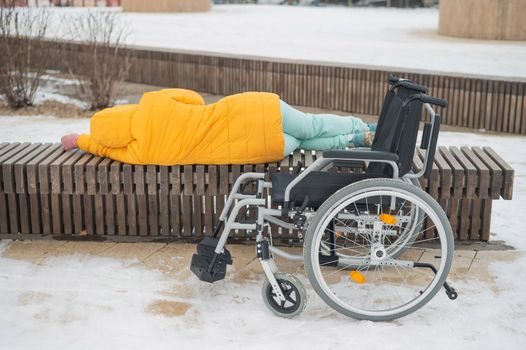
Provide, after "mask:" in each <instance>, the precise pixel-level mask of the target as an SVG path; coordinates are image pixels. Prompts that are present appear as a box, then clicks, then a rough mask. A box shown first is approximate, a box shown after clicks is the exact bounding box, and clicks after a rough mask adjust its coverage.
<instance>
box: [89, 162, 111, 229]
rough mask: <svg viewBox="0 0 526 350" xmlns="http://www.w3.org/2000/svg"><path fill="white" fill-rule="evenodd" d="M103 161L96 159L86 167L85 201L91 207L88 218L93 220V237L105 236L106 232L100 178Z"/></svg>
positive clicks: (91, 224) (91, 225)
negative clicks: (100, 165)
mask: <svg viewBox="0 0 526 350" xmlns="http://www.w3.org/2000/svg"><path fill="white" fill-rule="evenodd" d="M102 161H103V158H100V157H94V158H92V159H91V160H90V161H89V162H88V163H87V164H86V167H85V179H86V193H85V195H84V199H85V202H87V203H88V206H89V207H88V210H87V212H88V213H87V215H86V216H88V217H89V218H92V220H91V221H92V222H91V223H90V224H89V227H90V230H91V233H92V234H93V235H104V234H105V231H106V230H105V225H104V199H103V196H102V194H101V193H100V183H99V181H100V176H98V171H99V164H100V163H101V162H102ZM90 211H91V213H90ZM90 214H91V215H90Z"/></svg>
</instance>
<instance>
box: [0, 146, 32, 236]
mask: <svg viewBox="0 0 526 350" xmlns="http://www.w3.org/2000/svg"><path fill="white" fill-rule="evenodd" d="M39 146H40V144H38V143H35V144H29V143H25V144H22V145H20V146H19V147H17V148H14V149H13V150H11V151H10V152H8V153H6V154H4V155H3V156H2V157H0V158H3V160H2V161H1V162H0V166H1V168H2V176H3V182H4V189H3V192H4V193H5V194H6V195H7V211H8V216H9V231H10V232H11V233H28V232H29V213H28V200H27V199H28V198H27V196H26V195H25V194H20V195H17V194H16V177H15V169H14V168H15V164H16V162H17V161H19V160H21V159H23V158H24V157H25V156H26V155H27V154H31V153H32V152H33V151H34V150H35V149H36V148H38V147H39ZM15 151H16V152H15Z"/></svg>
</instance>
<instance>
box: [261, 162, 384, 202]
mask: <svg viewBox="0 0 526 350" xmlns="http://www.w3.org/2000/svg"><path fill="white" fill-rule="evenodd" d="M297 176H298V175H296V174H280V173H276V174H273V175H272V179H271V180H272V203H275V204H283V202H284V200H285V189H286V188H287V186H288V185H289V184H290V183H291V182H292V180H294V179H295V178H296V177H297ZM380 177H385V175H383V174H374V173H361V174H356V173H335V172H324V171H312V172H310V173H309V174H308V175H307V176H306V177H305V178H304V179H303V180H301V181H300V182H299V183H298V184H297V185H296V186H294V187H293V188H292V190H291V192H290V200H291V202H290V203H291V204H292V206H299V205H301V204H302V203H303V201H304V200H305V197H306V196H309V207H311V208H314V209H317V208H319V207H320V205H321V204H322V203H323V202H325V201H326V200H327V198H328V197H330V196H331V195H333V194H334V193H335V192H336V191H338V190H340V189H342V188H343V187H345V186H347V185H350V184H352V183H354V182H357V181H361V180H365V179H371V178H380Z"/></svg>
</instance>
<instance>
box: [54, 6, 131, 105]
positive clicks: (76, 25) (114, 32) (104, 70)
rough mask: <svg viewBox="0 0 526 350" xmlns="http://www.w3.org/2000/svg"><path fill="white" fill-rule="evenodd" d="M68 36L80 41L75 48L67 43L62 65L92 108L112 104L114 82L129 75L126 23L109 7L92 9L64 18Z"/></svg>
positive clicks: (129, 61) (81, 95)
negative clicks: (105, 9) (103, 9)
mask: <svg viewBox="0 0 526 350" xmlns="http://www.w3.org/2000/svg"><path fill="white" fill-rule="evenodd" d="M65 25H66V28H67V34H66V37H67V39H68V40H75V41H77V42H80V43H81V45H77V46H76V48H75V51H74V52H73V51H72V46H71V45H68V44H66V45H65V46H64V48H65V54H63V55H62V56H63V60H64V66H65V68H66V70H67V71H68V72H69V74H70V75H71V77H72V79H74V80H77V81H78V83H79V84H78V85H77V86H78V93H79V95H80V97H81V98H82V99H84V100H86V101H87V102H88V103H89V105H90V109H91V110H98V109H101V108H106V107H109V106H112V105H113V103H114V89H115V83H117V82H120V81H123V80H124V79H126V77H127V76H128V72H129V70H130V67H131V59H130V52H129V51H128V50H126V48H125V44H124V42H125V39H126V37H127V35H128V29H127V28H128V26H127V25H126V24H125V23H124V22H123V21H122V20H121V18H120V17H119V15H118V14H117V13H115V12H112V11H91V12H88V13H87V14H83V15H81V16H78V17H75V18H69V19H68V20H66V23H65Z"/></svg>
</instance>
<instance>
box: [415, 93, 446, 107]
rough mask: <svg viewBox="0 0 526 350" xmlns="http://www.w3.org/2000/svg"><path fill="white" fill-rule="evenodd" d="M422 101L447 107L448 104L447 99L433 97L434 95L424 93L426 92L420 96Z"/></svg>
mask: <svg viewBox="0 0 526 350" xmlns="http://www.w3.org/2000/svg"><path fill="white" fill-rule="evenodd" d="M420 101H422V102H424V103H429V104H430V105H435V106H439V107H443V108H446V107H447V105H448V102H447V100H443V99H441V98H437V97H432V96H428V95H424V94H422V95H421V96H420Z"/></svg>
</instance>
